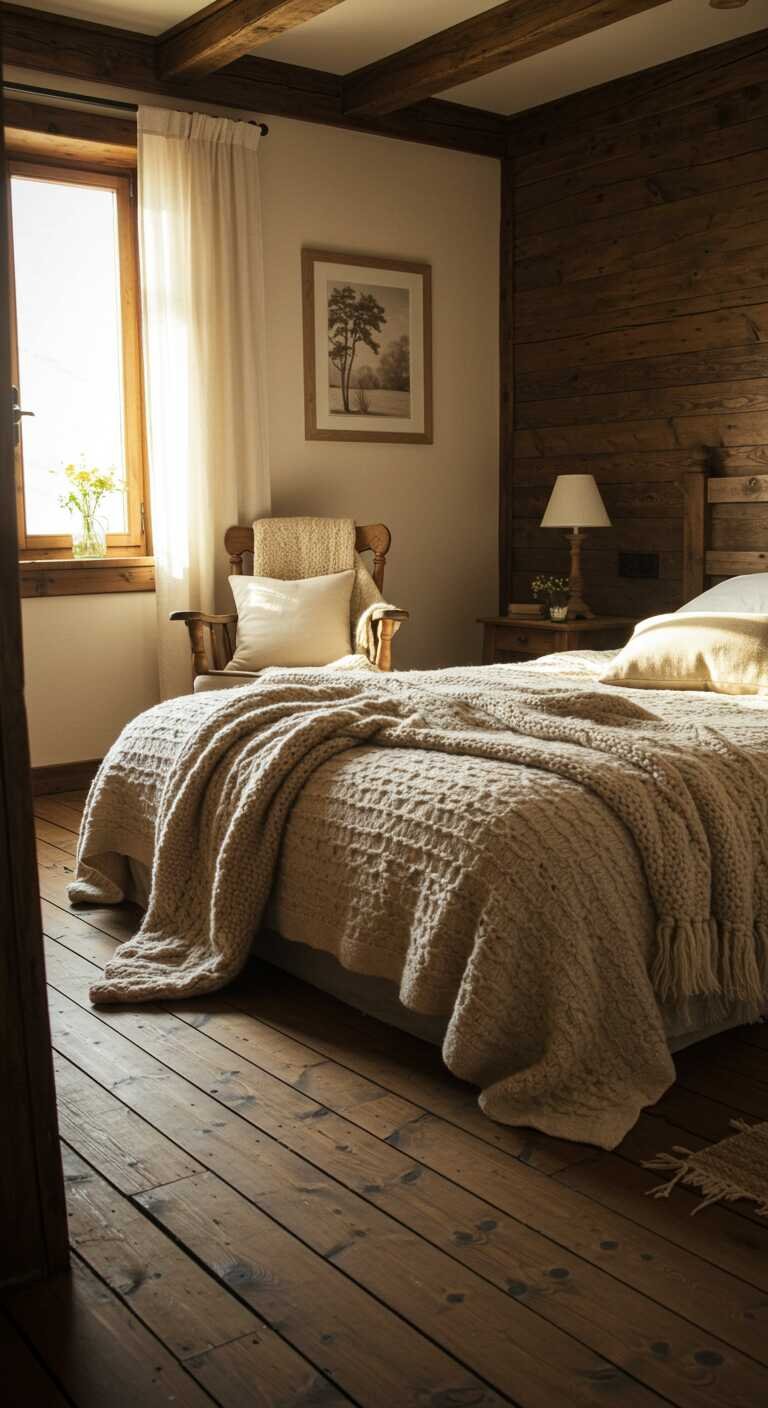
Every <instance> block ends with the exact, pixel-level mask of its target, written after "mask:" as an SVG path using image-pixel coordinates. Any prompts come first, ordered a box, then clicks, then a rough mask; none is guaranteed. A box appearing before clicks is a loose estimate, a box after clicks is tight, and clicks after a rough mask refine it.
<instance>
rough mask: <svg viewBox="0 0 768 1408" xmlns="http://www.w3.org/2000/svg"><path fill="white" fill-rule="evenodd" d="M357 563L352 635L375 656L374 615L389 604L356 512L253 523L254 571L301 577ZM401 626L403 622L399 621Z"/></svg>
mask: <svg viewBox="0 0 768 1408" xmlns="http://www.w3.org/2000/svg"><path fill="white" fill-rule="evenodd" d="M352 569H354V573H355V580H354V583H353V585H352V596H351V600H350V606H349V615H350V625H351V629H352V641H353V644H354V647H355V652H356V653H357V654H358V655H367V656H368V657H369V659H371V660H372V659H373V658H374V656H375V653H376V644H375V641H374V639H373V615H374V612H375V609H376V607H377V606H378V607H380V606H385V605H387V604H388V603H385V601H384V598H383V596H382V595H381V592H380V591H379V589H378V587H377V586H376V583H375V582H374V580H373V577H372V576H371V574H370V572H369V571H368V568H367V567H366V565H365V563H364V562H363V559H362V558H361V556H360V554H359V553H357V552H356V551H355V524H354V521H353V519H351V518H257V519H256V522H255V523H254V525H253V573H254V576H255V577H277V578H279V579H280V580H281V581H283V582H296V581H299V580H300V579H301V578H302V577H324V576H326V575H327V574H328V573H331V572H349V571H350V570H352ZM396 630H397V623H396Z"/></svg>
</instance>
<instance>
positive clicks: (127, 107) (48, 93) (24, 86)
mask: <svg viewBox="0 0 768 1408" xmlns="http://www.w3.org/2000/svg"><path fill="white" fill-rule="evenodd" d="M6 88H9V89H10V88H12V89H13V91H14V92H15V93H36V94H37V95H38V97H41V98H68V99H69V100H70V102H73V103H92V104H94V105H95V106H97V107H100V108H116V109H117V110H118V111H119V112H133V113H135V112H138V110H139V105H138V103H122V102H120V101H119V100H118V99H117V98H94V97H93V95H92V94H88V93H69V92H66V91H64V90H62V89H60V88H37V87H36V86H35V85H34V84H33V83H12V82H11V81H10V80H9V79H4V80H3V89H6ZM248 125H249V127H258V128H260V129H261V135H262V137H266V136H267V134H268V132H269V128H268V127H267V124H266V122H252V121H250V120H249V122H248Z"/></svg>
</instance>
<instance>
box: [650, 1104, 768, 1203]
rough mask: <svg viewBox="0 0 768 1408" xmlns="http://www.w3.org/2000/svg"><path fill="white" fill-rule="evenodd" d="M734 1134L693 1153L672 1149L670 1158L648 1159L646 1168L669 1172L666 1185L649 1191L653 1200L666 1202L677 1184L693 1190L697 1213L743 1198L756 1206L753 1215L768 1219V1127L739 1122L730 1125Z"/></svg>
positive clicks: (661, 1155)
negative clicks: (696, 1195)
mask: <svg viewBox="0 0 768 1408" xmlns="http://www.w3.org/2000/svg"><path fill="white" fill-rule="evenodd" d="M731 1123H732V1125H733V1127H734V1129H737V1130H738V1131H739V1132H738V1134H731V1135H730V1136H729V1137H728V1138H727V1139H721V1140H720V1143H719V1144H710V1145H709V1146H708V1147H707V1148H705V1149H699V1151H698V1152H697V1153H694V1152H693V1151H692V1150H690V1149H682V1148H680V1147H677V1148H674V1149H673V1150H672V1152H671V1153H670V1154H659V1155H657V1157H656V1158H655V1159H650V1160H649V1161H648V1162H647V1163H646V1164H645V1167H646V1168H655V1169H665V1170H670V1171H671V1172H672V1177H671V1178H670V1179H669V1181H668V1182H667V1183H662V1184H661V1185H660V1186H659V1187H658V1188H652V1189H651V1190H650V1192H651V1194H652V1196H653V1197H655V1198H667V1197H669V1194H670V1193H671V1192H672V1189H673V1188H674V1187H676V1185H677V1184H678V1183H683V1184H685V1186H686V1187H688V1188H697V1189H698V1190H699V1192H700V1193H702V1194H703V1202H701V1203H699V1204H698V1205H697V1206H696V1207H695V1208H694V1209H693V1211H694V1212H695V1213H696V1212H701V1210H702V1208H706V1207H709V1205H710V1204H711V1203H721V1202H722V1203H735V1202H736V1201H737V1200H738V1199H739V1198H746V1199H747V1200H748V1201H749V1202H751V1203H756V1204H757V1209H756V1210H757V1212H758V1213H760V1214H761V1216H762V1217H768V1124H754V1125H748V1124H746V1123H745V1122H744V1121H743V1120H732V1121H731Z"/></svg>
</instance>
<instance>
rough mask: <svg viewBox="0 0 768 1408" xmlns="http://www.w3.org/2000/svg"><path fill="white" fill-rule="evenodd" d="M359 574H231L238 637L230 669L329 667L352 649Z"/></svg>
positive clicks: (230, 582)
mask: <svg viewBox="0 0 768 1408" xmlns="http://www.w3.org/2000/svg"><path fill="white" fill-rule="evenodd" d="M354 577H355V574H354V572H353V571H349V572H332V573H330V574H329V575H328V576H326V577H303V578H301V580H299V581H297V582H283V581H281V580H279V579H278V578H277V577H230V579H229V585H230V586H231V588H232V595H233V597H234V598H235V606H236V607H237V641H236V644H235V653H234V656H233V657H232V659H231V661H230V663H229V664H228V665H227V669H228V670H235V671H240V670H245V671H253V670H264V669H266V667H267V666H268V665H291V666H295V665H330V664H331V662H332V661H333V660H338V659H339V658H340V657H341V656H342V655H348V654H349V652H350V649H351V645H350V634H349V602H350V597H351V595H352V583H353V581H354Z"/></svg>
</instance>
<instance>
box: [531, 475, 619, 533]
mask: <svg viewBox="0 0 768 1408" xmlns="http://www.w3.org/2000/svg"><path fill="white" fill-rule="evenodd" d="M541 526H542V528H610V526H611V520H610V518H609V517H608V514H607V513H606V511H605V504H604V503H603V501H602V499H601V497H600V490H599V489H598V487H597V485H596V483H595V480H594V476H593V475H591V474H558V476H557V479H556V480H555V487H554V489H553V490H552V493H551V494H550V496H549V503H548V504H547V507H546V509H545V511H544V517H543V518H542V520H541Z"/></svg>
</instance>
